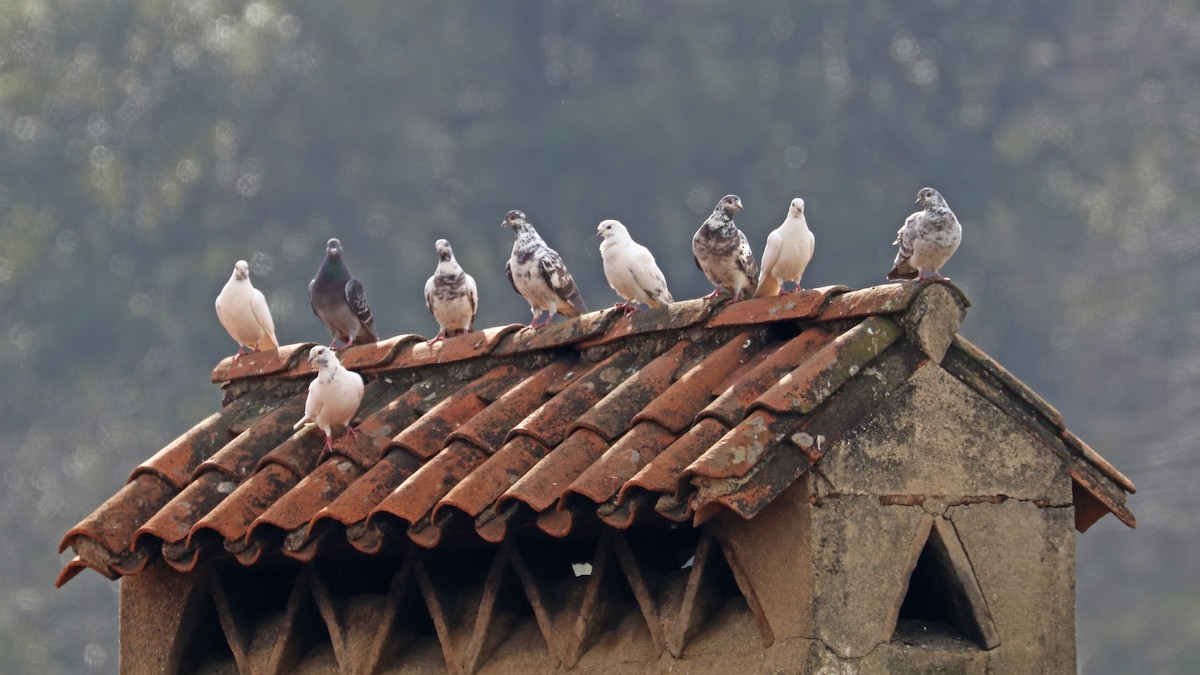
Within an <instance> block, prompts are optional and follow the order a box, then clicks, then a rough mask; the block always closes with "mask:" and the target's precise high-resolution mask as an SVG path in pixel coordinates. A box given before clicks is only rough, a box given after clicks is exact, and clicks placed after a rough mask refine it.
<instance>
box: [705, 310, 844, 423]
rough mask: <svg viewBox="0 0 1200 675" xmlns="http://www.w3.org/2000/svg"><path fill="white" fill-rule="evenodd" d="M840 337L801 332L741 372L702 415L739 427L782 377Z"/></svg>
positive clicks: (818, 332) (811, 329) (812, 329)
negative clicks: (752, 406) (751, 406)
mask: <svg viewBox="0 0 1200 675" xmlns="http://www.w3.org/2000/svg"><path fill="white" fill-rule="evenodd" d="M836 337H837V335H836V334H834V333H830V332H828V331H826V330H823V329H821V328H810V329H808V330H806V331H803V332H801V333H800V335H798V336H796V337H794V338H792V339H791V340H789V341H788V342H787V343H785V344H784V345H783V346H781V347H779V348H778V349H776V350H775V351H772V352H770V353H769V354H765V355H764V358H762V359H761V360H760V361H758V362H757V363H754V365H753V368H752V369H751V370H750V371H749V372H744V373H741V376H740V377H739V378H738V380H737V381H736V382H734V383H733V384H732V386H730V387H729V388H728V389H726V390H725V391H724V392H723V393H722V394H721V395H720V396H718V397H717V399H716V400H715V401H713V402H712V403H710V404H708V406H706V407H705V408H704V409H703V410H701V411H700V413H699V416H700V417H716V418H718V419H720V420H721V421H722V422H724V423H725V425H726V426H728V427H732V426H734V425H736V424H737V423H738V422H740V421H741V420H742V418H743V417H745V416H746V410H747V409H748V408H749V407H750V405H751V404H753V403H754V402H755V400H756V399H758V397H759V396H762V394H763V393H764V392H766V391H767V390H768V389H770V388H771V387H773V386H775V384H776V383H778V382H779V378H781V377H783V376H784V375H785V374H787V373H789V372H791V371H792V369H794V368H795V367H796V366H797V365H798V364H800V363H803V362H804V361H805V360H806V359H808V357H809V356H811V355H812V354H813V353H815V352H816V351H818V350H819V349H821V348H822V347H824V346H825V345H826V344H827V343H829V342H832V341H833V340H834V338H836Z"/></svg>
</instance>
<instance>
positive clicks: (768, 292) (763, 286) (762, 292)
mask: <svg viewBox="0 0 1200 675" xmlns="http://www.w3.org/2000/svg"><path fill="white" fill-rule="evenodd" d="M762 277H763V278H761V279H759V280H758V290H756V291H754V297H756V298H773V297H775V296H776V295H779V291H780V290H781V288H780V286H779V282H778V281H776V280H775V277H773V276H771V275H769V274H767V273H766V271H765V270H764V271H763V275H762Z"/></svg>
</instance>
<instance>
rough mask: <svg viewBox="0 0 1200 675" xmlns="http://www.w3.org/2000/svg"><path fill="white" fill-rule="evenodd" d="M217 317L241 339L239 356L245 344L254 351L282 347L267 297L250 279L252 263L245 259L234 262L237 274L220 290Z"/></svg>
mask: <svg viewBox="0 0 1200 675" xmlns="http://www.w3.org/2000/svg"><path fill="white" fill-rule="evenodd" d="M217 320H218V321H220V322H221V325H222V326H224V327H225V330H226V331H227V332H228V333H229V337H231V338H233V341H234V342H236V343H238V350H237V354H234V356H233V358H235V359H236V358H238V357H239V356H241V355H242V354H243V353H244V352H243V351H242V348H243V347H248V348H249V349H250V351H251V352H256V351H259V350H260V349H276V348H278V347H279V341H278V340H276V339H275V322H274V321H273V320H272V319H271V310H270V309H269V308H267V299H266V298H265V297H263V294H262V291H260V290H258V289H257V288H255V287H254V285H253V284H251V283H250V265H248V264H246V261H245V260H239V261H237V262H236V263H234V265H233V274H232V275H230V277H229V281H226V282H225V287H224V288H222V289H221V292H220V293H219V294H217Z"/></svg>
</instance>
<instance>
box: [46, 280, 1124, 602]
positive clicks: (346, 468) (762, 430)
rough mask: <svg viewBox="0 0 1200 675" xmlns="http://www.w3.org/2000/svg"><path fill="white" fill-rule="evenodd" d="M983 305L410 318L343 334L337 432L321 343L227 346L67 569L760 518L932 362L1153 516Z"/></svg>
mask: <svg viewBox="0 0 1200 675" xmlns="http://www.w3.org/2000/svg"><path fill="white" fill-rule="evenodd" d="M968 304H969V303H968V302H967V300H966V298H965V297H963V295H962V293H961V292H960V291H958V289H957V288H955V287H953V286H951V285H949V284H946V283H942V282H922V283H901V284H889V285H884V286H878V287H874V288H867V289H862V290H857V291H854V290H850V289H848V288H846V287H844V286H833V287H827V288H820V289H815V290H811V291H802V292H800V293H796V294H792V295H785V296H781V297H778V298H766V299H758V300H748V301H744V302H737V303H732V304H724V305H722V304H718V303H713V302H709V301H704V300H689V301H684V302H678V303H674V304H672V305H670V306H668V307H662V308H658V309H651V310H646V311H643V312H638V313H636V314H634V315H632V316H629V317H626V316H624V315H623V314H622V313H620V312H617V311H613V310H606V311H601V312H593V313H591V314H586V315H584V316H582V317H579V318H577V319H571V320H567V321H561V322H557V323H554V324H551V325H550V326H548V327H545V328H543V329H539V330H537V331H521V330H519V328H520V327H519V326H517V325H511V326H499V327H495V328H488V329H484V330H482V331H477V332H475V333H469V334H467V335H462V336H458V337H454V338H450V339H447V340H444V341H441V342H438V343H434V344H429V343H426V342H425V341H424V339H423V338H421V337H420V336H415V335H401V336H397V337H394V338H390V339H388V340H384V341H381V342H379V343H376V344H373V345H361V346H357V347H353V348H351V349H347V350H346V351H345V352H344V353H342V354H341V359H342V361H343V363H344V364H346V365H347V367H350V368H352V369H355V370H358V371H359V372H361V373H363V374H364V377H365V379H366V380H367V387H366V392H365V395H364V399H363V403H362V406H361V407H360V409H359V411H358V413H357V415H356V417H355V420H354V423H355V424H356V425H357V427H358V429H357V431H358V433H357V434H356V435H349V436H345V437H342V436H340V435H339V437H338V439H337V440H336V441H335V443H334V444H333V449H332V452H323V451H322V448H323V445H324V438H323V436H322V435H321V433H320V431H319V430H314V429H312V428H306V429H301V430H299V431H295V430H293V429H292V424H293V423H294V422H295V421H296V420H297V419H299V417H300V416H301V413H302V410H303V406H304V399H305V395H306V390H307V385H308V382H309V381H310V379H311V378H312V375H313V370H312V366H311V364H309V363H307V360H306V359H305V358H304V355H305V354H306V353H307V351H308V349H309V348H310V347H311V346H312V344H311V343H304V344H298V345H290V346H285V347H281V348H280V349H279V350H273V351H269V352H263V353H259V354H250V355H246V356H243V357H241V358H239V359H237V360H234V359H225V360H223V361H222V362H221V363H219V364H218V365H217V366H216V368H215V369H214V370H213V372H212V379H213V381H214V382H218V383H220V384H221V386H222V387H223V388H224V389H225V402H224V404H223V406H222V407H221V409H220V410H218V411H216V412H215V413H213V414H212V415H211V416H209V417H208V418H207V419H204V420H202V421H200V422H199V423H198V424H196V426H194V427H193V428H192V429H190V430H188V431H187V432H185V433H184V434H183V435H181V436H180V437H179V438H178V439H176V440H174V441H172V442H170V443H168V444H167V445H166V447H164V448H163V449H162V450H160V451H159V452H158V453H156V454H155V455H154V456H153V457H151V458H150V459H148V460H146V462H144V463H143V464H142V465H140V466H138V467H137V468H136V469H134V470H133V472H132V475H131V476H130V478H129V481H128V483H127V484H126V485H125V486H124V487H123V488H122V489H121V490H120V491H118V492H117V493H116V494H115V495H113V497H112V498H110V499H109V500H108V501H106V502H105V503H104V504H102V505H101V506H100V507H99V508H98V509H97V510H96V511H95V512H94V513H92V514H91V515H89V516H88V517H87V518H85V519H84V520H83V521H82V522H80V523H79V524H78V525H76V526H75V527H73V528H71V530H70V531H68V532H67V533H66V535H65V536H64V538H63V540H62V545H61V549H62V550H65V549H67V548H71V549H73V551H74V553H75V557H74V558H73V559H72V560H71V561H70V562H68V563H67V565H66V566H65V567H64V569H63V571H62V573H61V574H60V576H59V579H58V583H59V584H62V583H65V582H66V581H68V580H70V579H71V578H72V577H74V576H75V575H76V574H78V573H79V572H80V571H81V570H82V569H84V568H91V569H94V570H96V571H97V572H99V573H101V574H103V575H105V576H106V577H109V578H117V577H120V576H122V575H128V574H136V573H137V572H138V571H140V570H141V569H142V568H144V567H145V565H146V564H148V563H149V562H150V561H152V560H154V559H155V558H156V557H161V558H162V559H164V560H165V561H166V562H167V564H169V565H171V566H173V567H175V568H176V569H179V570H181V571H187V570H191V569H194V568H195V566H196V565H197V564H198V563H199V562H200V561H202V560H203V559H205V558H206V557H210V556H226V557H232V558H233V559H235V560H237V561H239V562H241V563H242V564H244V565H253V564H256V563H257V562H259V561H261V560H264V559H270V558H275V557H278V556H289V557H292V558H297V559H300V560H311V559H313V558H314V557H317V556H320V555H322V553H321V552H322V551H324V550H326V549H329V550H331V551H336V550H344V549H345V548H346V547H347V546H349V547H351V548H353V549H357V550H358V551H360V552H363V553H367V554H373V553H376V552H379V551H381V550H383V549H384V548H385V547H389V546H393V545H407V544H408V542H415V543H416V544H417V545H420V546H425V547H438V546H442V545H447V544H449V543H455V542H457V543H459V544H463V543H466V544H469V543H470V542H464V541H461V540H462V539H463V538H470V539H475V540H477V541H478V540H482V541H488V542H501V541H503V540H505V538H507V537H508V536H510V534H511V533H512V532H514V531H515V530H516V529H518V528H535V529H538V530H541V531H542V532H545V533H548V534H550V535H552V536H556V537H562V536H566V535H568V534H569V533H571V532H572V531H574V530H575V529H577V528H579V527H581V526H583V525H584V524H588V525H589V526H590V527H597V526H600V527H614V528H628V527H631V526H634V525H635V524H638V523H650V522H652V521H671V522H681V523H682V522H690V523H692V524H694V525H695V524H699V523H701V522H703V521H704V520H706V519H708V518H711V517H712V516H713V515H715V514H718V513H721V512H723V511H729V512H732V513H735V514H737V515H739V516H741V517H743V518H753V517H754V516H755V515H756V514H757V513H759V512H760V511H761V510H762V509H763V508H765V507H766V506H768V505H769V504H770V503H771V502H772V500H774V499H775V498H776V497H777V496H779V495H780V494H781V493H782V492H783V491H784V490H786V489H787V488H788V486H790V485H792V484H793V483H794V482H795V481H796V480H797V479H799V478H800V477H801V476H802V475H803V474H804V472H806V471H807V470H808V469H809V467H811V466H812V465H813V464H814V463H816V462H818V461H820V459H821V456H822V454H823V453H824V451H825V450H823V448H824V449H828V448H829V447H831V446H832V445H833V444H834V443H836V442H837V441H838V440H839V439H840V438H841V437H843V436H845V435H846V434H848V433H849V432H851V431H852V430H853V429H854V428H855V425H856V424H857V423H858V422H859V421H860V420H862V419H863V418H864V417H865V416H866V415H867V414H868V413H869V412H870V411H871V410H872V409H874V408H875V407H877V406H878V405H879V404H880V402H881V401H882V400H883V398H884V397H886V396H887V395H888V394H889V392H891V391H893V390H895V389H896V388H897V387H899V386H900V385H901V384H902V383H904V382H905V381H906V380H908V379H909V378H910V377H911V376H912V375H913V373H915V372H916V371H917V370H919V369H921V368H923V367H925V366H926V365H927V364H929V363H935V364H938V365H939V366H940V367H941V368H944V369H945V370H946V371H947V372H949V373H950V374H951V375H953V376H954V377H956V378H957V379H958V380H959V381H961V382H963V383H964V384H965V385H966V386H968V387H970V388H971V389H973V390H975V391H976V392H978V393H979V394H980V395H981V396H983V397H984V398H985V399H987V400H989V401H991V402H992V403H994V404H995V405H997V406H998V407H1000V408H1001V409H1002V410H1004V411H1005V412H1007V413H1008V414H1009V415H1011V416H1012V417H1013V418H1014V419H1016V420H1017V421H1018V422H1019V423H1020V424H1022V425H1023V426H1024V428H1026V429H1028V430H1029V433H1030V434H1031V435H1032V436H1033V437H1034V438H1035V439H1037V440H1038V441H1040V442H1041V443H1042V444H1043V445H1045V447H1046V449H1047V451H1048V452H1052V453H1054V454H1055V455H1056V456H1058V457H1060V458H1061V459H1062V461H1063V462H1064V463H1065V465H1066V470H1067V474H1068V475H1070V476H1071V479H1072V493H1073V495H1074V499H1075V504H1076V527H1077V529H1079V530H1080V531H1083V530H1085V529H1087V528H1088V527H1089V526H1090V525H1091V524H1092V523H1094V522H1095V521H1096V520H1098V519H1099V518H1100V517H1102V516H1104V515H1105V514H1107V513H1113V514H1115V515H1116V516H1117V517H1118V518H1119V519H1121V520H1122V521H1123V522H1125V523H1126V524H1128V525H1130V526H1133V525H1134V523H1135V520H1134V517H1133V514H1132V512H1130V511H1129V509H1128V507H1127V506H1126V505H1125V498H1126V494H1127V493H1132V492H1133V491H1134V486H1133V483H1132V482H1130V481H1129V479H1128V478H1126V477H1125V476H1124V475H1122V474H1121V473H1120V472H1119V471H1117V470H1116V469H1115V468H1113V467H1112V466H1111V465H1110V464H1109V463H1108V462H1106V461H1105V460H1104V459H1103V458H1102V457H1100V455H1099V454H1097V453H1096V452H1095V450H1093V449H1092V448H1091V447H1089V446H1088V445H1087V444H1086V443H1084V442H1083V441H1082V440H1080V439H1079V438H1078V437H1076V436H1075V435H1074V434H1073V433H1071V432H1070V431H1068V430H1067V429H1066V427H1065V425H1064V423H1063V420H1062V416H1061V415H1060V414H1059V413H1058V411H1056V410H1055V409H1054V408H1053V407H1051V406H1050V405H1049V404H1048V403H1046V402H1045V401H1043V400H1042V399H1041V398H1040V397H1039V396H1038V395H1037V394H1035V393H1034V392H1033V391H1032V390H1030V389H1029V388H1028V387H1027V386H1025V385H1024V384H1023V383H1021V382H1020V381H1019V380H1017V379H1016V378H1015V377H1014V376H1013V375H1012V374H1011V373H1009V372H1008V371H1007V370H1005V369H1004V368H1003V367H1001V366H1000V365H999V364H997V363H996V362H995V361H993V360H992V359H991V358H989V357H988V356H987V355H986V354H984V353H983V352H982V351H980V350H979V349H978V348H976V347H975V346H974V345H972V344H971V343H970V342H968V341H967V340H965V339H963V338H962V337H961V336H959V335H957V328H958V324H959V322H960V321H961V319H962V316H963V313H964V312H965V308H966V307H967V306H968ZM818 430H819V432H820V433H819V434H818V433H817V431H818ZM817 439H819V440H817Z"/></svg>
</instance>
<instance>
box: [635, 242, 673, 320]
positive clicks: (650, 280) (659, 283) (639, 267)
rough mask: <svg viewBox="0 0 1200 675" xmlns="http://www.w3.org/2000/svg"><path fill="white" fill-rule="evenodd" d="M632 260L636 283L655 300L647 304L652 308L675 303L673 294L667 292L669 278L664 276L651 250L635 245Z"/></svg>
mask: <svg viewBox="0 0 1200 675" xmlns="http://www.w3.org/2000/svg"><path fill="white" fill-rule="evenodd" d="M632 258H633V266H632V269H633V280H634V282H635V283H637V285H638V286H640V287H641V288H642V290H644V291H645V292H646V295H648V296H650V297H651V298H652V299H653V300H654V302H649V303H646V304H648V305H650V306H651V307H660V306H662V305H666V304H670V303H672V302H674V299H672V298H671V292H670V291H668V290H667V278H666V277H665V276H663V273H662V270H661V269H659V267H658V263H656V262H655V261H654V254H653V253H651V252H650V249H648V248H646V247H645V246H642V245H641V244H635V245H634V247H633V252H632Z"/></svg>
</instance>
